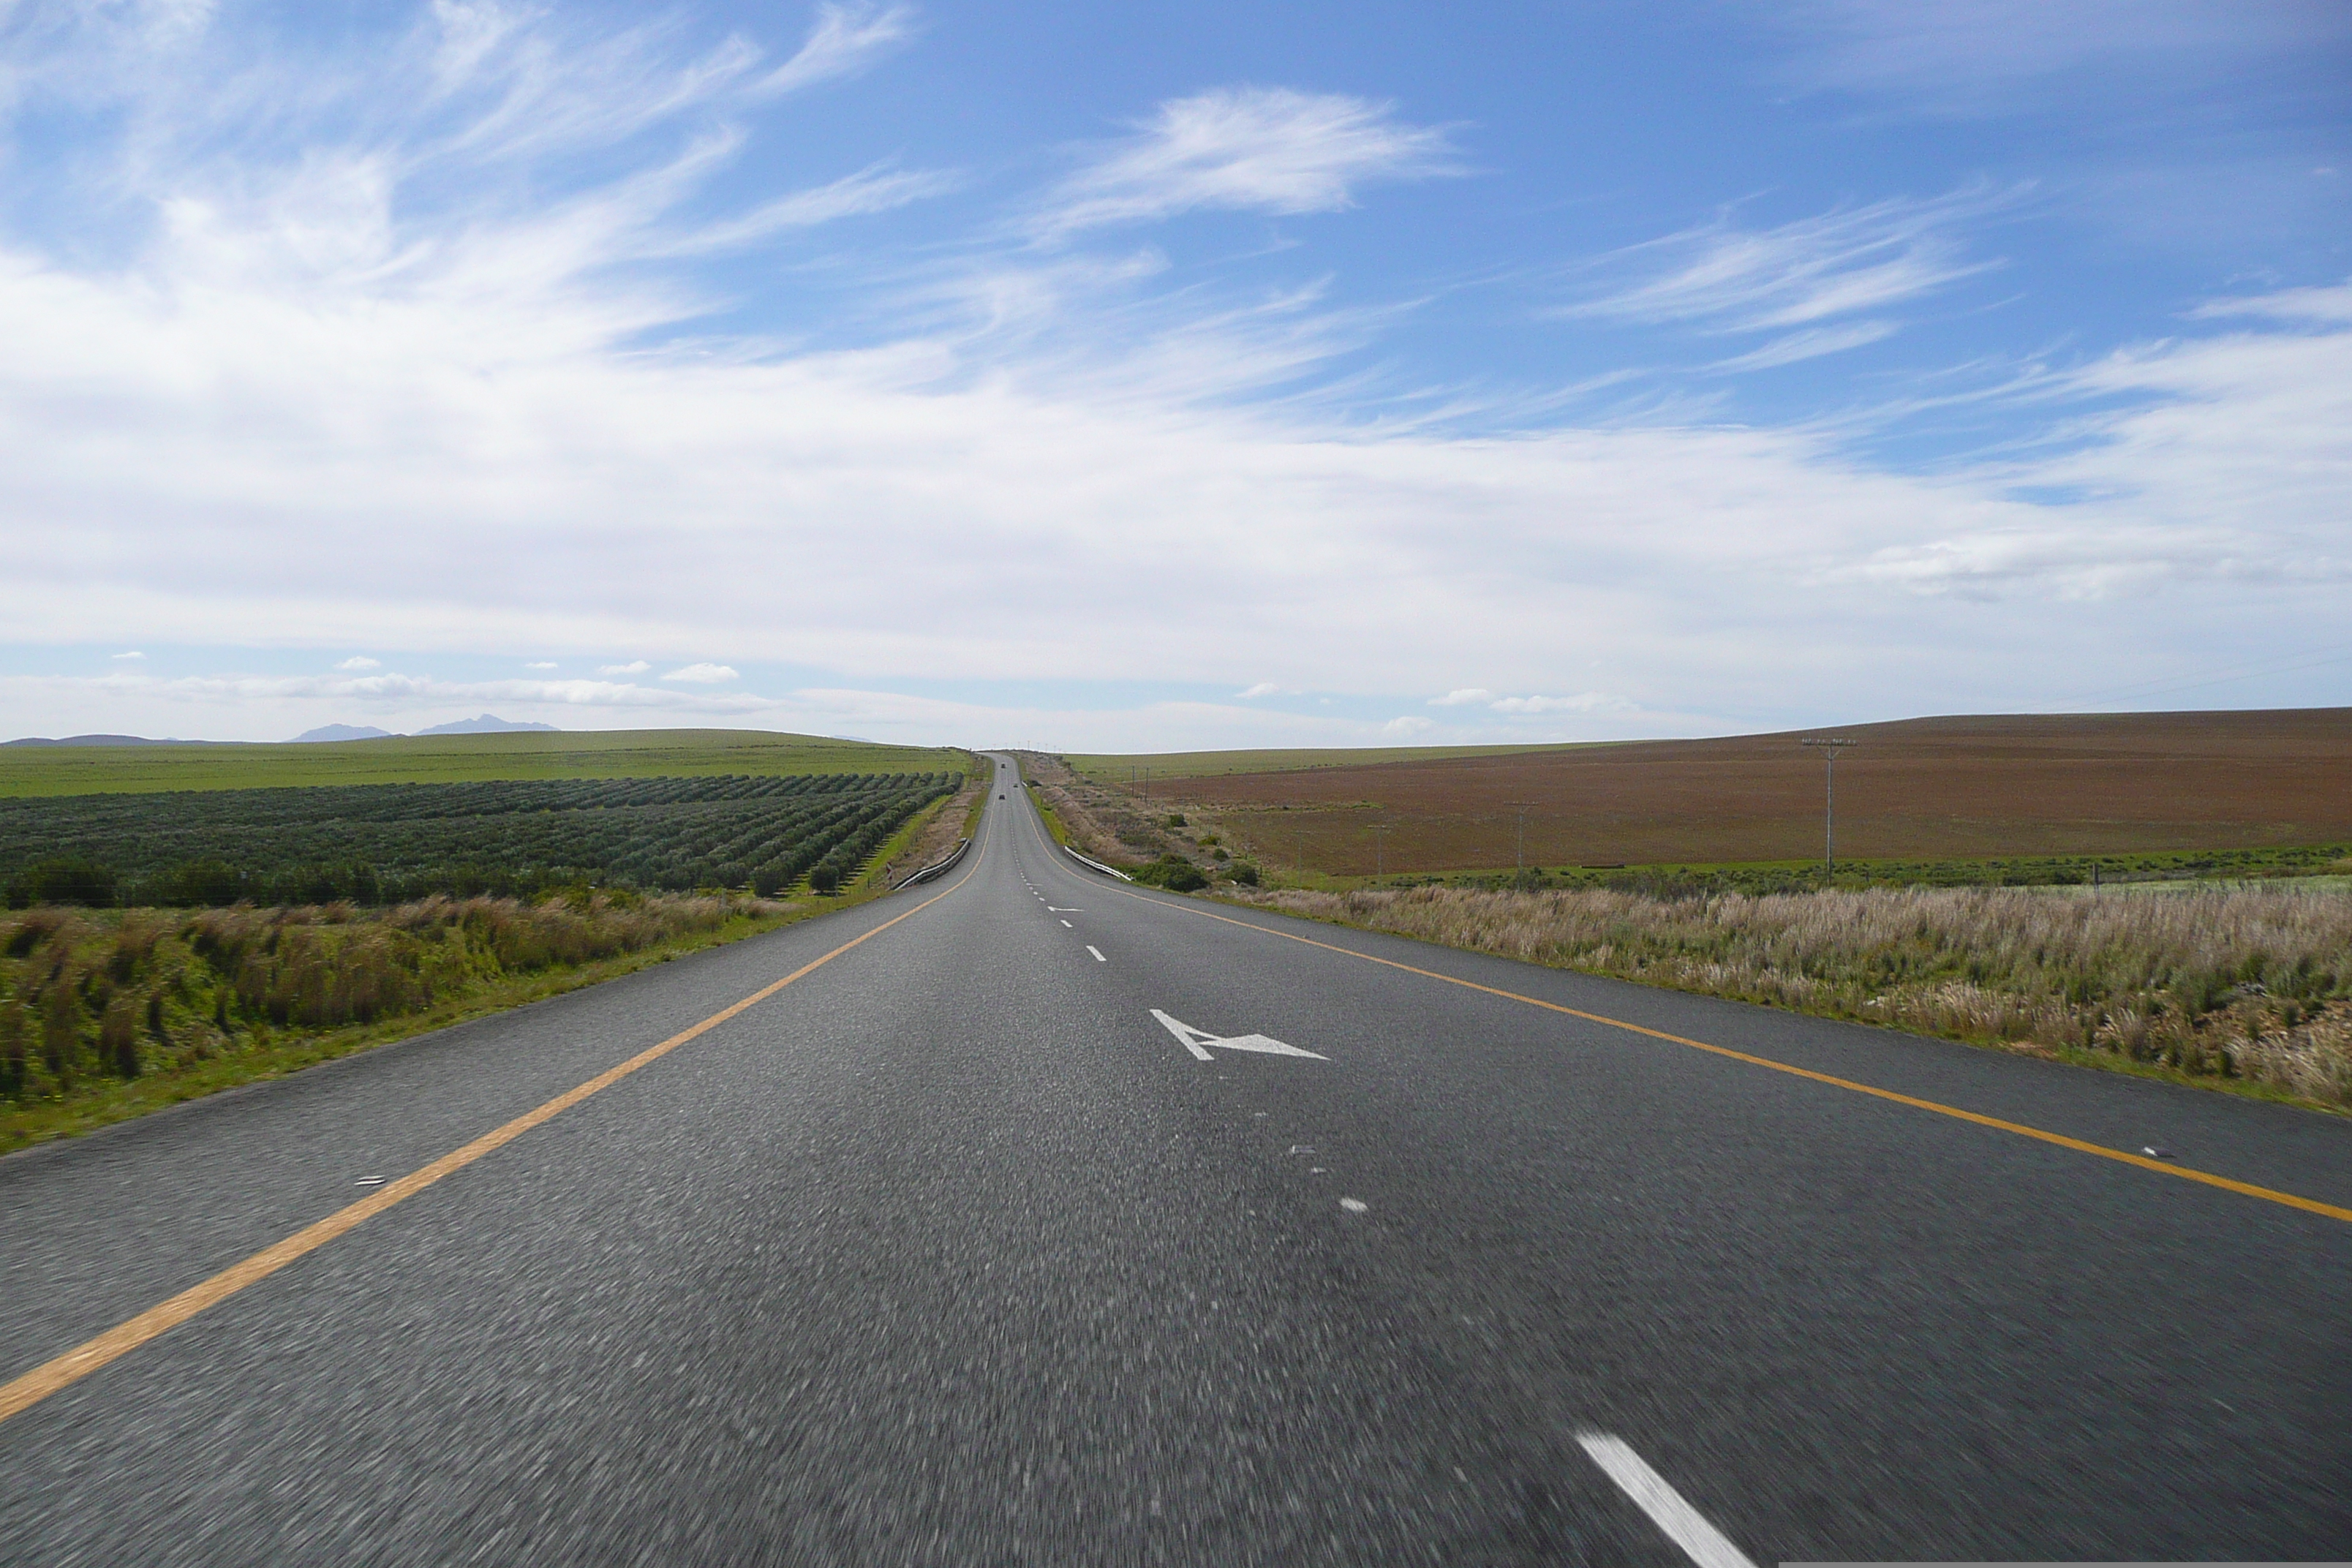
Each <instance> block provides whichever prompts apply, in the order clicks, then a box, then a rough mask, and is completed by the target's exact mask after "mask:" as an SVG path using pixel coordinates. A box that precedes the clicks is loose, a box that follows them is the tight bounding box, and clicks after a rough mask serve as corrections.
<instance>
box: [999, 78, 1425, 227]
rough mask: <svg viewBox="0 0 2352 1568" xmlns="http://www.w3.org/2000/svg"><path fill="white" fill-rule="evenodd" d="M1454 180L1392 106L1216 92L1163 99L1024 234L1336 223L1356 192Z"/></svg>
mask: <svg viewBox="0 0 2352 1568" xmlns="http://www.w3.org/2000/svg"><path fill="white" fill-rule="evenodd" d="M1454 172H1455V167H1454V160H1453V148H1452V145H1451V142H1450V141H1449V139H1448V135H1447V132H1445V131H1444V129H1443V128H1441V127H1436V126H1425V125H1412V124H1408V123H1406V122H1404V121H1401V120H1399V119H1398V118H1397V116H1396V110H1395V109H1394V107H1393V106H1392V105H1390V104H1385V103H1376V102H1373V101H1371V100H1368V99H1361V98H1351V97H1348V96H1346V95H1344V94H1339V93H1305V92H1297V91H1294V90H1292V89H1287V88H1260V87H1240V88H1220V89H1215V90H1213V91H1210V92H1203V93H1199V94H1196V95H1194V96H1193V97H1191V98H1179V99H1171V100H1168V101H1167V102H1165V103H1162V104H1161V105H1160V111H1159V113H1158V114H1156V115H1155V116H1153V117H1152V118H1151V119H1150V121H1146V122H1145V123H1144V124H1143V125H1141V126H1140V127H1139V128H1138V131H1137V134H1136V135H1135V136H1133V137H1132V138H1130V139H1129V140H1128V141H1126V142H1120V143H1118V144H1116V145H1114V146H1112V147H1110V148H1108V149H1107V150H1104V151H1102V152H1101V153H1098V154H1097V155H1096V156H1095V157H1094V158H1093V159H1092V160H1090V161H1089V162H1088V163H1087V164H1086V165H1085V166H1084V167H1083V168H1081V169H1079V170H1078V171H1077V172H1076V174H1072V175H1071V176H1070V177H1069V178H1068V179H1066V180H1065V181H1064V182H1062V184H1060V185H1059V186H1057V187H1055V189H1054V190H1053V191H1052V192H1050V193H1049V194H1048V195H1047V196H1046V198H1045V201H1044V202H1043V203H1042V204H1041V205H1040V207H1039V209H1038V211H1037V212H1036V214H1035V215H1034V218H1033V220H1032V222H1033V226H1034V229H1035V231H1036V232H1037V233H1039V234H1041V235H1043V236H1046V237H1059V236H1063V235H1067V234H1071V233H1074V232H1076V231H1077V230H1080V229H1087V228H1099V227H1102V226H1107V225H1113V224H1128V223H1142V222H1149V221H1152V220H1156V219H1160V218H1165V217H1170V216H1174V215H1176V214H1178V213H1182V212H1190V211H1192V210H1194V209H1196V208H1202V207H1209V208H1220V209H1223V210H1226V211H1234V212H1264V213H1273V214H1276V215H1277V216H1288V215H1292V214H1298V213H1320V212H1337V211H1339V210H1341V209H1342V208H1345V207H1348V206H1350V205H1354V201H1355V193H1356V191H1357V189H1358V188H1359V187H1360V186H1362V185H1365V184H1370V183H1371V182H1373V181H1376V180H1410V179H1422V178H1427V177H1429V176H1432V175H1437V174H1452V173H1454Z"/></svg>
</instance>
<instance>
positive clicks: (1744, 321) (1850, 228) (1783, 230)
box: [1553, 184, 2023, 370]
mask: <svg viewBox="0 0 2352 1568" xmlns="http://www.w3.org/2000/svg"><path fill="white" fill-rule="evenodd" d="M2022 194H2023V193H2022V192H2021V191H2019V190H1997V189H1995V188H1993V187H1991V186H1988V185H1981V184H1979V185H1970V186H1967V187H1964V188H1962V189H1960V190H1958V191H1956V192H1953V193H1952V194H1950V195H1945V196H1939V197H1936V198H1934V199H1931V200H1926V201H1915V200H1909V199H1896V200H1888V201H1882V202H1874V203H1871V204H1869V205H1864V206H1859V207H1848V208H1841V209H1838V210H1836V211H1833V212H1829V213H1824V214H1822V215H1821V216H1817V217H1809V218H1799V219H1796V220H1794V221H1792V222H1790V223H1785V224H1780V225H1779V226H1774V227H1770V228H1760V229H1759V228H1743V227H1741V226H1738V225H1737V224H1736V223H1735V222H1734V221H1733V220H1732V218H1731V216H1729V215H1728V214H1727V215H1725V216H1722V217H1719V218H1717V220H1716V221H1714V222H1712V223H1708V224H1703V225H1700V226H1697V227H1695V228H1688V229H1684V230H1682V231H1681V232H1679V233H1676V234H1671V235H1667V236H1665V237H1663V238H1660V239H1654V240H1649V241H1645V242H1643V244H1640V245H1635V246H1631V247H1626V248H1625V249H1622V250H1620V251H1617V252H1615V253H1614V254H1613V255H1611V256H1608V257H1605V258H1601V260H1600V261H1599V262H1598V263H1596V264H1595V265H1594V267H1593V268H1591V271H1592V272H1593V273H1594V274H1595V276H1596V279H1605V281H1597V283H1596V285H1595V287H1594V288H1593V290H1592V291H1591V292H1590V293H1589V294H1588V295H1587V296H1586V297H1585V298H1584V299H1581V300H1573V301H1571V302H1570V303H1568V304H1565V305H1562V306H1559V307H1558V308H1557V309H1556V310H1555V311H1554V312H1553V313H1554V314H1556V315H1559V316H1561V317H1565V318H1584V319H1597V320H1604V321H1623V322H1629V323H1635V324H1641V325H1651V326H1654V325H1664V324H1681V325H1687V326H1692V327H1696V328H1697V329H1699V330H1701V331H1709V332H1727V333H1728V332H1762V331H1781V332H1784V333H1786V335H1785V336H1783V337H1781V338H1780V339H1778V340H1776V341H1775V342H1771V343H1768V344H1766V345H1765V346H1764V347H1762V348H1759V349H1758V350H1756V351H1754V352H1753V353H1750V354H1747V355H1743V356H1740V358H1738V359H1735V360H1727V361H1724V362H1721V363H1719V364H1718V365H1717V366H1716V367H1715V368H1717V369H1723V370H1734V369H1757V368H1762V367H1764V366H1768V365H1776V364H1789V363H1795V362H1796V361H1798V360H1801V359H1810V358H1814V357H1817V356H1819V355H1822V354H1826V353H1839V352H1842V351H1843V350H1845V349H1850V348H1857V347H1860V346H1861V345H1863V344H1864V343H1869V342H1877V341H1878V340H1879V339H1881V338H1884V337H1886V336H1888V335H1889V334H1891V333H1893V332H1894V331H1895V330H1896V328H1895V324H1894V323H1893V322H1891V321H1886V320H1884V319H1877V320H1870V321H1860V322H1853V323H1849V324H1847V325H1844V326H1841V327H1836V328H1825V327H1822V326H1820V325H1818V324H1817V323H1821V322H1824V321H1831V320H1832V319H1834V318H1837V317H1841V316H1853V315H1857V314H1860V313H1863V312H1865V311H1876V310H1887V309H1889V308H1891V307H1894V306H1897V305H1901V304H1904V303H1906V302H1908V301H1911V300H1918V299H1921V298H1923V297H1925V296H1927V295H1929V294H1933V293H1936V292H1938V291H1940V290H1942V289H1946V288H1948V287H1950V286H1951V285H1952V284H1954V283H1957V282H1958V281H1960V280H1961V279H1966V278H1970V277H1974V276H1976V275H1978V274H1979V273H1982V272H1988V271H1990V270H1992V269H1993V268H1997V267H1999V266H2000V262H1999V261H1998V260H1995V259H1980V258H1972V257H1971V256H1969V253H1968V249H1967V247H1966V244H1965V242H1964V240H1963V238H1962V236H1961V233H1960V230H1961V228H1962V227H1963V226H1965V225H1967V224H1968V223H1969V222H1971V221H1974V220H1977V219H1980V218H1983V217H1986V216H1990V215H1992V214H1994V213H1997V212H2000V210H2001V209H2003V208H2004V207H2007V206H2010V205H2013V204H2014V203H2016V202H2017V201H2018V200H2020V199H2021V196H2022ZM1791 328H1795V329H1799V330H1798V331H1789V329H1791Z"/></svg>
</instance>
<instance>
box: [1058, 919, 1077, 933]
mask: <svg viewBox="0 0 2352 1568" xmlns="http://www.w3.org/2000/svg"><path fill="white" fill-rule="evenodd" d="M1062 929H1063V930H1064V931H1076V930H1077V929H1078V928H1077V927H1076V926H1074V925H1072V924H1071V923H1070V922H1069V921H1063V922H1062Z"/></svg>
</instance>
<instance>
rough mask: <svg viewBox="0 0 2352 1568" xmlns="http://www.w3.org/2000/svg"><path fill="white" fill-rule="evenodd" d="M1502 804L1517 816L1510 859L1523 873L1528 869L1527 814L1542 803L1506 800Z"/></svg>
mask: <svg viewBox="0 0 2352 1568" xmlns="http://www.w3.org/2000/svg"><path fill="white" fill-rule="evenodd" d="M1503 804H1504V805H1507V806H1509V807H1510V808H1511V810H1512V811H1514V812H1515V813H1517V816H1518V826H1517V830H1516V831H1515V832H1514V834H1513V836H1512V840H1511V843H1512V848H1511V858H1512V861H1513V864H1514V865H1515V866H1516V868H1517V869H1519V870H1522V871H1524V870H1526V869H1527V868H1528V812H1530V811H1533V810H1534V809H1535V808H1536V807H1537V806H1538V805H1542V804H1543V802H1541V801H1539V800H1507V801H1505V802H1503Z"/></svg>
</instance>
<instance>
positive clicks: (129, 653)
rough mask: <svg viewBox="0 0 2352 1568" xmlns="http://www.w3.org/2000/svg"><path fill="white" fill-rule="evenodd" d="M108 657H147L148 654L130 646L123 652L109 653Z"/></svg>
mask: <svg viewBox="0 0 2352 1568" xmlns="http://www.w3.org/2000/svg"><path fill="white" fill-rule="evenodd" d="M107 657H108V658H146V657H147V656H146V655H145V654H143V653H141V652H140V651H139V650H138V649H137V648H135V647H134V648H128V649H125V650H124V651H123V652H121V653H117V654H110V655H108V656H107Z"/></svg>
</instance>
